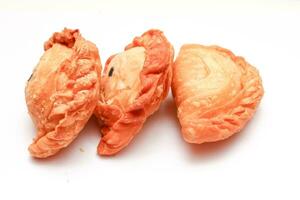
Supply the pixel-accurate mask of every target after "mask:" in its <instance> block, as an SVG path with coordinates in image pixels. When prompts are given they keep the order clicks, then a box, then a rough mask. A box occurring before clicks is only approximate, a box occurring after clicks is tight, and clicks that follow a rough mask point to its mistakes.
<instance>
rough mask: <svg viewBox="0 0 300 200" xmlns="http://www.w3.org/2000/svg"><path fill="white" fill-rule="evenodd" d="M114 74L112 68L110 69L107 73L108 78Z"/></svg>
mask: <svg viewBox="0 0 300 200" xmlns="http://www.w3.org/2000/svg"><path fill="white" fill-rule="evenodd" d="M113 73H114V67H112V68H110V70H109V72H108V76H112V75H113Z"/></svg>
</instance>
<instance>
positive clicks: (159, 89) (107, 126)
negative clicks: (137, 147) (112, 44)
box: [95, 30, 174, 155]
mask: <svg viewBox="0 0 300 200" xmlns="http://www.w3.org/2000/svg"><path fill="white" fill-rule="evenodd" d="M173 54H174V51H173V47H172V45H171V44H170V43H169V42H168V40H167V39H166V37H165V36H164V34H163V33H162V32H161V31H159V30H149V31H147V32H145V33H144V34H143V35H142V36H140V37H136V38H134V40H133V42H132V43H131V44H129V45H128V46H127V47H126V48H125V51H124V52H122V53H119V54H116V55H113V56H111V57H110V58H109V59H108V60H107V62H106V64H105V69H104V72H103V76H102V80H101V88H100V96H99V101H98V104H97V107H96V110H95V115H96V117H97V118H98V119H99V122H100V123H101V124H102V123H103V126H102V128H101V133H102V139H101V141H100V143H99V145H98V153H99V154H100V155H112V154H116V153H117V152H119V151H120V150H122V149H123V148H124V147H126V146H127V145H128V144H129V142H130V141H131V140H132V139H133V137H134V136H135V135H136V134H137V133H138V132H139V131H140V129H141V128H142V126H143V124H144V122H145V120H146V119H147V117H148V116H149V115H151V114H152V113H154V112H155V111H156V110H157V109H158V108H159V105H160V103H161V102H162V100H163V99H164V98H165V97H166V96H167V94H168V91H169V88H170V85H171V79H172V68H171V65H172V62H173Z"/></svg>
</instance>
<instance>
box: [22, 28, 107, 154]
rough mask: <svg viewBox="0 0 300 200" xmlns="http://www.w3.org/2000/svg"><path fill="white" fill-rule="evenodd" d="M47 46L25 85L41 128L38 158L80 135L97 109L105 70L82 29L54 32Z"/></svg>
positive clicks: (36, 150) (35, 151)
mask: <svg viewBox="0 0 300 200" xmlns="http://www.w3.org/2000/svg"><path fill="white" fill-rule="evenodd" d="M44 49H45V53H44V55H43V56H42V57H41V59H40V61H39V63H38V65H37V67H36V68H35V70H34V72H33V74H32V75H31V77H30V79H29V80H28V83H27V86H26V89H25V93H26V103H27V106H28V110H29V114H30V115H31V117H32V119H33V121H34V123H35V125H36V127H37V130H38V132H37V135H36V137H35V139H34V141H33V143H32V144H31V145H30V146H29V151H30V154H31V155H32V156H34V157H37V158H45V157H48V156H51V155H54V154H56V153H57V152H58V151H59V150H61V149H62V148H65V147H67V146H68V145H69V144H70V143H71V142H72V141H73V140H74V139H75V138H76V137H77V135H78V134H79V132H80V131H81V130H82V128H83V127H84V125H85V124H86V122H87V121H88V119H89V118H90V116H91V115H92V114H93V111H94V109H95V106H96V103H97V99H98V96H99V83H100V72H101V64H100V58H99V54H98V50H97V47H96V46H95V45H94V44H93V43H91V42H89V41H87V40H85V39H84V38H83V37H82V36H81V35H80V33H79V31H78V30H71V29H64V30H63V31H62V32H60V33H54V34H53V36H52V37H51V38H50V39H49V40H48V41H47V42H46V43H45V45H44Z"/></svg>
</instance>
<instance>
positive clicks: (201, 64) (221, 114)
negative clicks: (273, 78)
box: [172, 44, 264, 144]
mask: <svg viewBox="0 0 300 200" xmlns="http://www.w3.org/2000/svg"><path fill="white" fill-rule="evenodd" d="M172 92H173V96H174V97H175V102H176V106H177V108H178V112H177V114H178V118H179V121H180V124H181V128H182V134H183V137H184V139H185V140H186V141H187V142H189V143H198V144H201V143H204V142H214V141H218V140H223V139H225V138H228V137H229V136H231V135H233V134H234V133H236V132H239V131H240V130H241V129H242V128H243V127H244V126H245V124H246V123H247V122H248V120H250V119H251V117H252V116H253V114H254V112H255V110H256V107H257V105H258V104H259V102H260V100H261V98H262V96H263V93H264V92H263V86H262V82H261V78H260V76H259V74H258V71H257V70H256V69H255V68H254V67H252V66H251V65H250V64H248V63H247V62H246V61H245V60H244V59H243V58H242V57H238V56H235V55H234V54H233V53H232V52H230V51H229V50H226V49H223V48H221V47H217V46H202V45H197V44H190V45H184V46H182V48H181V50H180V52H179V55H178V57H177V58H176V61H175V63H174V67H173V80H172Z"/></svg>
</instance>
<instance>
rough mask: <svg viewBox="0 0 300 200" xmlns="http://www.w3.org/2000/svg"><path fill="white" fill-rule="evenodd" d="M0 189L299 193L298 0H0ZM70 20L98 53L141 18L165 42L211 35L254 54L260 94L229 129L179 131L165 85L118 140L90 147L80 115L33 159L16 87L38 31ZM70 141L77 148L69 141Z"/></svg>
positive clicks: (34, 57) (33, 194)
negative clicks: (115, 150) (77, 130)
mask: <svg viewBox="0 0 300 200" xmlns="http://www.w3.org/2000/svg"><path fill="white" fill-rule="evenodd" d="M0 7H1V8H0V10H1V11H0V65H1V66H0V69H1V71H0V72H1V73H0V74H1V78H0V87H1V88H0V89H1V90H0V91H1V98H0V106H1V110H0V119H1V138H0V148H1V151H0V158H1V159H0V163H1V164H0V199H12V198H17V199H29V198H30V199H105V200H107V199H191V198H193V199H251V200H252V199H258V198H259V199H263V198H264V199H299V198H300V194H299V193H300V192H299V186H300V130H299V112H300V95H299V92H300V90H299V88H300V1H296V0H294V1H292V0H289V1H265V2H264V3H259V2H256V3H255V2H254V1H252V3H251V2H240V1H239V2H236V1H230V2H217V1H209V2H205V1H191V0H185V1H184V2H181V3H175V2H167V1H162V0H160V1H158V0H153V1H147V2H142V1H133V0H131V1H126V2H125V1H124V2H116V1H110V2H109V3H108V2H105V3H101V2H100V1H92V0H90V1H85V3H81V2H79V1H70V2H61V1H49V2H42V1H27V2H25V1H24V2H16V1H8V0H7V1H0ZM64 27H69V28H79V29H80V30H81V33H82V34H83V36H84V37H85V38H87V39H89V40H91V41H93V42H94V43H95V44H96V45H97V46H98V48H99V50H100V56H101V59H102V63H103V64H104V62H105V61H106V59H107V58H108V56H109V55H111V54H114V53H117V52H120V51H122V50H123V48H124V47H125V45H127V44H128V43H130V42H131V41H132V39H133V37H134V36H137V35H140V34H142V33H143V32H144V31H147V30H148V29H150V28H159V29H161V30H163V31H164V32H165V35H166V36H167V37H168V39H169V41H171V42H172V43H173V45H174V47H175V51H176V53H178V51H179V48H180V46H181V45H182V44H184V43H200V44H205V45H210V44H217V45H220V46H223V47H225V48H228V49H230V50H232V51H233V52H234V53H235V54H236V55H241V56H244V57H245V58H246V60H247V61H248V62H250V63H251V64H252V65H254V66H256V67H257V68H258V69H259V71H260V74H261V76H262V79H263V85H264V88H265V95H264V97H263V100H262V102H261V104H260V106H259V109H258V110H257V113H256V115H255V117H254V118H253V120H252V121H251V122H250V123H249V124H248V126H247V127H246V128H245V129H244V130H243V131H242V132H241V133H239V134H236V135H235V136H233V137H232V138H230V139H228V140H225V141H223V142H218V143H213V144H205V145H190V144H187V143H185V142H184V141H183V139H182V137H181V135H180V127H179V125H178V121H177V118H176V110H175V106H174V103H173V100H172V97H171V95H170V96H169V97H168V99H167V100H166V101H164V103H163V104H162V106H161V108H160V110H159V111H158V112H157V113H155V114H154V115H153V116H152V117H150V118H149V119H148V120H147V122H146V124H145V126H144V128H143V130H142V131H141V132H140V134H139V135H138V136H137V137H136V138H135V139H134V141H133V142H132V143H131V144H130V146H129V147H128V148H127V149H126V150H124V151H123V152H121V153H120V154H118V155H117V156H114V157H99V156H98V155H97V154H96V147H97V144H98V142H99V140H100V135H99V130H98V127H97V124H96V122H95V120H94V119H91V120H90V121H89V123H88V124H87V126H86V127H85V128H84V130H83V131H82V133H81V134H80V136H79V137H78V138H77V139H76V140H75V141H74V142H73V143H72V145H70V146H69V147H68V148H67V149H66V150H64V151H62V152H61V153H59V154H58V155H56V156H54V157H52V158H50V159H46V160H35V159H32V158H31V157H30V156H29V153H28V151H27V147H28V145H29V144H30V143H31V141H32V138H33V137H34V135H35V128H34V126H33V124H32V122H31V119H30V117H29V115H28V114H27V108H26V104H25V97H24V88H25V83H26V80H27V79H28V78H29V76H30V74H31V72H32V70H33V68H34V66H35V65H36V64H37V63H38V60H39V58H40V56H41V55H42V53H43V43H44V41H45V40H47V39H48V38H49V37H50V36H51V34H52V33H53V32H55V31H60V30H62V29H63V28H64ZM80 149H82V150H83V152H82V151H81V150H80Z"/></svg>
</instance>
